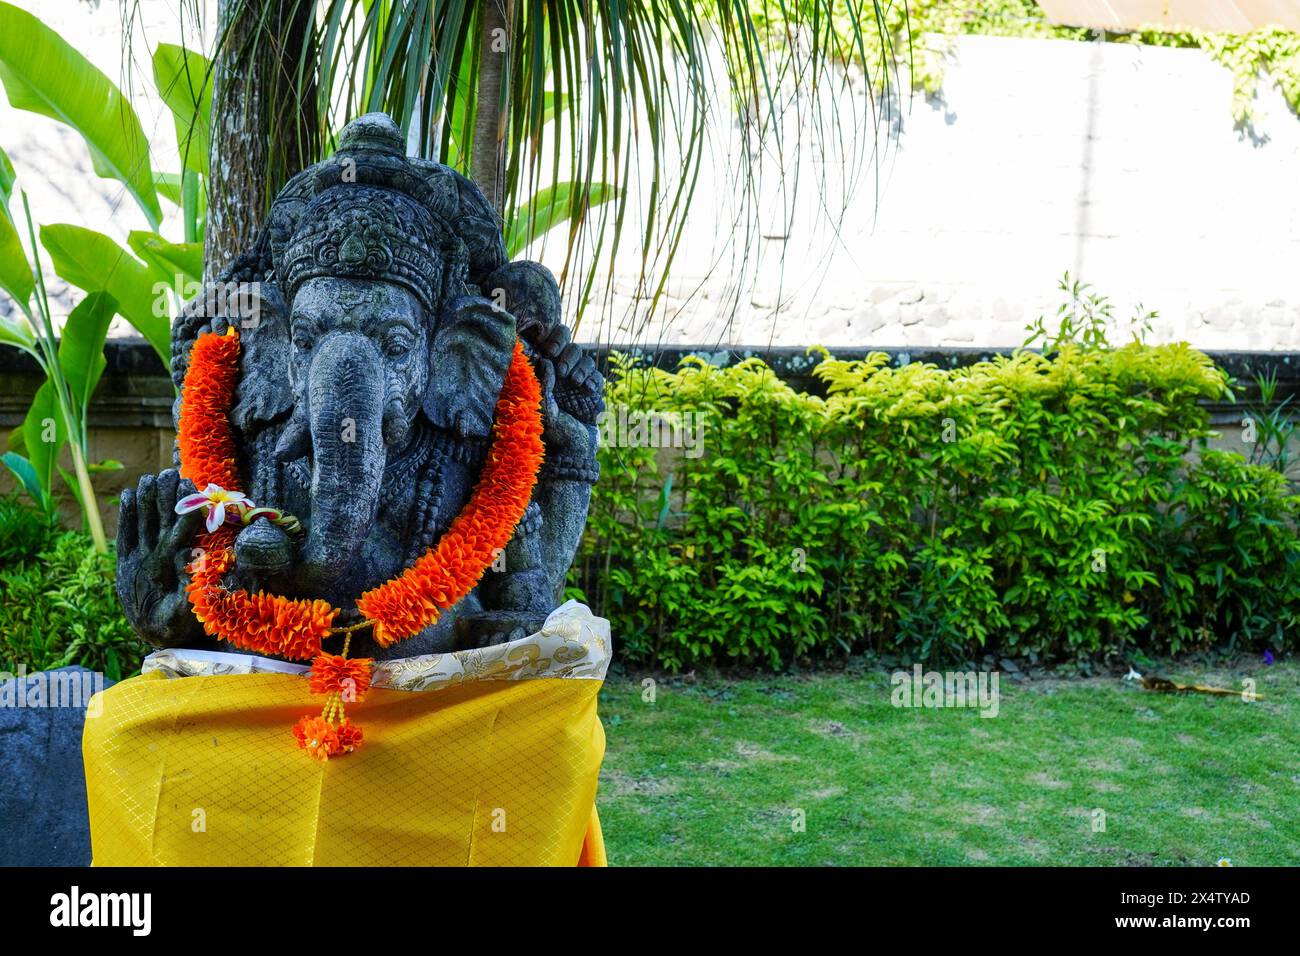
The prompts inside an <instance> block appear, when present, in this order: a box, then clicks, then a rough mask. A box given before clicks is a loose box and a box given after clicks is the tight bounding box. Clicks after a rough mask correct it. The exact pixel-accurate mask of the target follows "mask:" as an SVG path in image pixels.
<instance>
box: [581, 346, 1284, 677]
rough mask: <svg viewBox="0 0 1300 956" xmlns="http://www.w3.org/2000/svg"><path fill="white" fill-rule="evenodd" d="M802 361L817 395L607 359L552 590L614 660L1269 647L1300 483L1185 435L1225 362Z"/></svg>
mask: <svg viewBox="0 0 1300 956" xmlns="http://www.w3.org/2000/svg"><path fill="white" fill-rule="evenodd" d="M815 374H816V376H817V377H818V378H820V379H821V380H822V381H824V382H825V383H826V384H827V386H828V388H829V394H828V396H827V397H826V398H825V399H823V398H819V397H815V396H810V395H806V394H801V393H798V392H796V391H794V390H792V389H791V388H790V387H789V386H787V385H786V384H784V383H783V382H782V381H781V380H780V379H779V378H777V376H776V375H775V374H774V373H773V372H772V371H771V370H770V369H769V368H767V367H766V366H765V365H764V364H763V363H762V362H761V361H758V360H756V359H750V360H748V361H745V362H742V363H741V364H739V365H735V366H732V367H730V368H725V369H723V368H716V367H713V366H710V365H708V364H706V363H705V362H704V361H700V360H688V361H686V362H685V363H683V365H682V367H681V368H680V369H679V370H678V371H676V372H673V373H669V372H665V371H662V370H655V369H645V368H641V367H637V366H635V365H634V364H633V363H632V362H631V361H629V360H626V359H620V360H618V362H617V365H616V369H615V372H614V374H613V375H612V376H611V382H610V384H609V386H608V394H607V403H608V405H609V412H607V418H608V421H607V422H606V423H605V426H604V431H605V435H603V436H602V437H603V438H606V439H611V440H612V441H611V442H610V443H609V444H606V445H604V446H603V447H602V449H601V452H600V458H601V468H602V473H601V479H600V481H599V482H598V483H597V485H596V488H595V492H594V497H593V501H592V507H591V514H590V517H589V520H588V528H587V534H586V537H585V539H584V541H583V544H582V548H581V551H580V553H579V558H578V561H577V564H576V566H575V568H574V571H573V573H572V576H571V583H572V585H573V587H572V589H571V590H572V592H573V593H575V594H577V595H580V596H582V597H584V598H585V599H586V600H588V601H589V602H591V603H592V605H593V606H594V607H596V608H598V609H599V611H600V612H601V613H603V614H604V615H606V616H607V617H609V618H610V619H611V621H612V622H613V628H614V633H615V635H616V638H617V643H618V644H619V645H620V646H621V648H622V650H623V653H624V655H625V656H626V657H627V658H628V659H630V660H632V661H637V662H647V663H655V664H658V665H661V666H664V667H667V668H670V669H678V668H682V667H688V666H692V665H695V664H698V663H704V662H709V661H725V660H734V661H738V662H746V663H762V664H767V665H770V666H772V667H779V666H782V665H783V664H787V663H789V662H791V661H792V660H796V659H803V658H816V657H820V656H830V655H840V654H845V653H849V652H857V651H862V650H868V649H871V650H875V651H878V652H893V653H899V652H901V653H906V654H908V655H910V656H912V657H914V658H916V659H930V658H932V657H940V658H945V659H953V660H968V659H971V658H972V657H974V656H976V653H975V652H976V651H977V650H978V651H980V653H981V654H982V653H983V649H998V650H1001V651H1003V652H1005V653H1012V654H1027V653H1029V652H1031V651H1032V652H1036V653H1037V654H1038V655H1040V656H1041V657H1045V658H1055V659H1062V658H1073V657H1080V656H1091V655H1096V654H1107V653H1116V652H1123V651H1124V650H1125V649H1126V648H1132V647H1134V646H1139V647H1141V648H1143V649H1144V650H1146V651H1147V652H1149V653H1164V652H1179V651H1184V650H1189V649H1195V648H1200V647H1204V646H1208V645H1220V646H1235V647H1239V648H1246V647H1252V648H1259V647H1264V646H1268V647H1272V648H1274V649H1278V650H1281V649H1283V648H1284V647H1286V646H1288V645H1289V644H1290V645H1292V646H1293V645H1294V640H1295V638H1294V634H1295V626H1296V623H1297V613H1298V612H1300V539H1298V538H1297V535H1296V519H1297V516H1298V515H1300V498H1297V497H1295V496H1293V495H1292V494H1291V491H1290V489H1289V488H1288V485H1287V482H1286V480H1285V479H1284V477H1283V476H1282V475H1281V474H1279V473H1277V472H1276V471H1274V470H1272V469H1270V468H1268V467H1265V466H1262V465H1253V464H1250V463H1248V462H1247V461H1246V460H1245V459H1243V458H1242V457H1241V456H1240V455H1238V454H1234V453H1227V452H1223V451H1217V450H1213V449H1209V448H1207V447H1206V442H1207V439H1208V438H1209V437H1210V431H1209V425H1208V418H1207V413H1206V411H1205V410H1204V408H1203V407H1202V406H1201V405H1200V404H1198V402H1199V401H1200V400H1203V399H1215V398H1221V397H1224V396H1225V395H1227V394H1228V393H1229V384H1228V381H1227V378H1226V376H1225V374H1224V373H1223V372H1222V371H1221V370H1219V369H1218V368H1216V367H1215V365H1214V364H1213V363H1212V361H1211V360H1210V359H1209V358H1208V357H1206V356H1205V355H1203V354H1202V353H1200V352H1198V351H1196V350H1195V349H1193V348H1191V347H1190V346H1187V345H1185V344H1176V345H1160V346H1150V345H1145V344H1141V343H1139V342H1134V343H1132V344H1130V345H1127V346H1124V347H1120V348H1110V347H1106V346H1104V345H1102V346H1100V347H1098V346H1097V345H1096V343H1095V342H1094V343H1090V344H1077V343H1072V342H1066V343H1064V344H1061V343H1059V342H1058V343H1056V344H1055V345H1054V346H1053V350H1052V351H1051V352H1050V353H1049V354H1048V355H1046V356H1045V355H1040V354H1037V353H1034V352H1026V351H1021V352H1018V353H1016V354H1015V355H1014V356H1011V357H1002V358H998V359H996V360H994V361H990V362H983V363H980V364H977V365H973V366H970V367H967V368H961V369H956V370H952V371H945V370H941V369H939V368H936V367H934V366H930V365H923V364H911V365H906V366H904V367H901V368H893V367H890V366H889V365H888V358H887V357H886V356H885V355H884V354H875V355H872V356H871V357H870V358H868V359H866V360H864V361H857V362H845V361H836V360H834V359H832V358H830V357H829V356H827V355H824V354H823V357H822V360H821V361H820V362H819V364H817V366H816V369H815ZM620 409H623V411H622V412H620ZM646 410H655V411H656V412H659V413H664V415H665V416H666V418H667V420H668V421H669V422H672V421H674V416H677V415H681V414H683V413H685V414H686V416H687V417H686V420H685V421H684V422H683V423H682V424H683V425H689V424H699V423H702V425H703V433H702V435H700V436H698V437H701V438H702V446H701V448H702V451H703V454H702V455H700V456H699V457H688V456H687V455H685V454H684V453H683V450H677V451H673V450H667V449H656V448H653V447H645V445H646V443H647V441H653V440H654V439H652V438H650V437H649V436H648V435H645V434H637V433H636V431H635V429H636V426H637V425H643V424H644V422H641V421H640V420H639V419H638V418H637V413H639V412H643V411H646ZM690 415H698V416H699V419H700V422H699V423H696V422H691V421H690V419H689V416H690ZM616 423H619V424H616ZM620 424H625V425H627V426H628V427H627V428H621V427H619V425H620ZM658 431H659V432H660V435H659V438H660V442H659V443H660V444H665V443H671V439H672V438H673V437H674V435H673V433H672V432H671V430H669V429H668V428H666V427H665V426H664V423H663V422H662V421H661V422H660V425H659V429H658ZM687 434H688V435H691V436H694V435H695V433H690V432H688V433H687ZM663 439H668V440H669V441H668V442H665V441H663Z"/></svg>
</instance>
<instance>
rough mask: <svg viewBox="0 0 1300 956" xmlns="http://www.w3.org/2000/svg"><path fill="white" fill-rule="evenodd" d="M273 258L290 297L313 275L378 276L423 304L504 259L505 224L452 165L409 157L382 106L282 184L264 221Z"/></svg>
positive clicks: (456, 290) (461, 287)
mask: <svg viewBox="0 0 1300 956" xmlns="http://www.w3.org/2000/svg"><path fill="white" fill-rule="evenodd" d="M268 226H269V244H270V253H271V262H272V266H273V269H274V272H275V276H276V279H277V280H278V283H279V285H280V287H281V289H282V291H283V293H284V296H285V300H286V301H289V302H291V301H292V300H293V296H294V293H296V292H297V291H298V288H299V287H300V286H301V285H302V283H304V282H306V281H307V280H308V279H311V278H316V277H320V276H339V277H345V278H365V279H382V280H384V281H387V282H393V283H397V284H399V285H402V286H403V287H405V288H407V289H409V290H410V291H411V292H412V293H414V295H415V296H416V297H417V298H418V299H419V300H420V302H421V303H422V304H423V305H424V307H425V308H426V310H432V309H435V308H436V307H437V306H438V305H439V304H440V303H442V302H443V301H444V300H445V299H446V298H449V297H451V296H455V295H460V294H462V293H463V292H464V291H465V285H466V283H467V282H471V283H476V282H477V281H478V280H479V279H480V278H481V277H485V276H486V275H488V274H490V273H491V272H492V271H494V270H495V269H496V268H498V267H500V265H501V264H503V263H504V262H505V248H504V243H503V242H502V239H501V232H500V225H499V223H498V222H497V221H496V218H495V215H494V213H493V212H492V210H491V207H490V206H488V204H487V202H486V201H485V200H484V199H483V196H482V193H480V192H479V190H478V189H477V188H476V187H475V186H474V185H473V184H472V183H470V182H469V180H467V179H465V178H464V177H463V176H461V175H459V174H458V173H456V172H455V171H453V170H451V169H449V168H447V167H446V166H442V165H440V164H438V163H434V162H429V161H427V160H420V159H410V158H408V157H407V156H406V155H405V143H404V140H403V137H402V133H401V130H399V129H398V127H397V125H396V124H395V123H394V122H393V121H392V119H391V118H389V117H388V116H386V115H385V114H383V113H367V114H366V115H364V116H361V117H358V118H357V119H355V120H353V121H352V122H351V123H349V124H348V125H347V126H346V127H344V129H343V132H342V133H341V134H340V136H339V148H338V151H337V152H336V153H335V154H334V156H332V157H331V158H330V159H327V160H325V161H324V162H321V163H317V164H316V165H315V166H312V167H311V168H309V169H306V170H304V171H303V172H301V173H299V174H298V175H297V176H295V177H294V178H293V179H291V180H290V181H289V183H288V184H287V185H286V186H285V187H284V189H282V190H281V192H280V194H279V196H277V197H276V200H275V202H274V203H272V205H271V213H270V216H269V219H268Z"/></svg>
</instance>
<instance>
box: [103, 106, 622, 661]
mask: <svg viewBox="0 0 1300 956" xmlns="http://www.w3.org/2000/svg"><path fill="white" fill-rule="evenodd" d="M232 288H237V289H238V290H239V294H237V295H230V294H228V292H229V290H230V289H232ZM231 325H236V326H237V328H238V332H239V338H240V342H241V353H240V377H239V381H238V386H237V389H236V391H235V395H234V406H233V408H232V410H231V413H230V421H231V427H232V429H233V431H234V434H235V438H236V445H237V448H238V459H239V466H240V473H241V474H242V475H243V476H244V489H243V490H244V491H246V492H247V494H248V497H249V498H250V499H251V500H252V501H254V502H256V504H257V505H259V506H262V505H265V506H269V507H274V508H276V509H279V510H280V511H282V512H285V513H288V514H291V515H293V516H294V517H296V518H297V519H299V522H300V523H301V532H300V533H297V534H294V533H292V529H291V530H289V531H286V530H285V529H284V528H283V527H281V526H279V525H277V524H273V523H272V522H270V521H265V520H254V521H251V522H250V523H248V524H247V525H246V526H244V527H243V528H242V530H240V531H239V534H238V537H237V538H236V540H235V545H234V553H235V565H234V570H233V571H232V572H231V575H230V576H231V578H232V579H233V584H234V585H237V586H239V587H242V588H244V589H247V590H248V591H249V592H250V593H252V592H255V591H258V590H265V591H267V592H270V593H276V594H281V595H286V596H289V597H310V598H322V599H324V600H326V601H328V602H330V604H331V605H332V606H334V607H337V608H340V609H342V611H343V613H342V615H341V616H340V617H339V619H338V620H339V623H340V624H341V625H347V624H348V623H350V622H354V621H357V620H359V614H358V612H357V611H356V609H355V606H354V605H355V601H356V599H357V597H358V596H359V595H360V594H362V593H363V592H365V591H367V590H368V589H370V588H373V587H376V586H378V585H380V584H382V583H383V582H384V581H386V580H389V579H391V578H393V577H395V576H397V575H399V574H400V573H401V572H402V570H403V569H404V568H405V567H407V566H408V565H409V564H410V563H411V562H412V561H413V560H415V558H417V557H418V556H419V555H421V554H423V553H424V552H425V551H426V550H427V549H428V548H429V547H430V545H431V544H432V543H433V542H435V541H437V540H438V539H439V537H440V536H441V535H442V534H443V532H445V531H446V529H447V528H448V526H449V525H450V523H451V522H452V520H453V519H454V518H455V516H456V515H457V514H458V512H459V511H460V509H461V508H462V507H463V506H464V505H465V503H466V501H467V500H468V499H469V496H470V493H471V491H472V489H473V487H474V484H475V481H476V478H477V476H478V474H479V472H480V470H481V469H482V467H483V464H484V459H485V456H486V454H487V450H488V448H489V445H490V440H491V437H492V426H493V415H494V408H495V403H496V400H497V396H498V394H499V393H500V391H501V388H502V382H503V379H504V376H505V374H506V370H507V368H508V366H509V365H510V361H511V357H512V354H513V350H514V347H515V342H516V339H517V338H518V340H519V341H520V342H521V343H522V345H523V348H524V353H525V355H526V356H527V357H528V358H529V359H530V361H531V362H532V365H533V367H534V369H535V371H536V373H537V377H538V380H539V382H540V384H541V387H542V427H543V431H542V441H543V444H544V446H545V454H544V459H543V464H542V467H541V472H540V474H539V477H538V481H537V484H536V486H535V489H534V492H533V495H532V499H531V502H530V503H529V505H528V508H527V510H526V512H525V513H524V517H523V520H522V521H521V522H520V524H519V525H518V526H517V527H516V529H515V532H514V534H513V537H512V538H511V539H510V542H509V544H508V545H507V547H506V548H505V549H504V552H503V553H502V554H500V555H499V556H498V560H497V561H495V562H494V564H493V567H492V569H490V570H489V571H488V572H487V573H486V574H485V576H484V577H483V579H482V580H481V581H480V583H479V584H478V586H477V587H476V588H475V589H474V590H473V591H472V592H471V593H470V594H469V595H468V596H467V597H466V598H464V599H463V600H462V601H461V602H460V603H459V604H457V605H456V606H455V607H454V608H452V609H451V610H450V611H449V612H447V613H445V614H444V615H443V616H442V617H441V619H439V620H438V621H437V622H436V623H435V624H433V625H431V626H429V627H427V628H426V629H425V630H424V631H423V632H421V633H420V634H419V635H418V636H416V637H414V638H412V639H410V640H407V641H405V642H403V643H402V644H400V645H395V646H393V647H390V648H388V649H384V648H381V647H379V646H377V645H376V644H375V643H374V642H373V641H372V640H371V639H370V638H369V637H368V636H367V634H366V633H365V632H358V633H357V635H356V636H355V638H354V647H355V653H356V654H358V655H364V656H372V657H376V658H380V659H383V658H385V657H397V656H408V655H414V654H422V653H431V652H437V651H445V650H451V649H457V648H461V647H467V646H482V645H484V644H488V643H498V642H501V641H505V640H510V639H514V638H518V637H522V636H523V635H524V634H527V633H530V632H532V631H534V630H536V629H538V628H539V627H540V626H541V623H542V622H543V620H544V619H545V618H546V616H547V614H548V613H549V612H550V611H551V610H553V609H554V608H555V606H556V605H557V603H558V599H559V594H560V592H561V589H562V585H563V580H564V576H565V574H566V572H567V570H568V567H569V564H570V563H571V561H572V559H573V555H574V552H575V551H576V549H577V546H578V542H579V539H580V537H581V535H582V530H583V526H584V524H585V521H586V512H587V506H588V503H589V500H590V494H591V485H592V483H593V482H594V481H595V479H596V477H597V473H598V471H597V465H596V457H595V452H596V428H595V423H596V420H597V416H598V414H599V413H600V412H601V410H602V408H603V405H602V400H601V393H602V386H603V382H602V379H601V376H600V374H599V373H598V372H597V370H596V368H595V367H594V365H593V363H592V361H591V359H590V357H589V356H587V355H586V354H585V353H584V352H583V350H582V349H581V348H579V347H578V346H577V345H575V344H573V343H572V342H570V341H569V333H568V331H567V329H566V328H565V327H564V326H563V325H562V323H561V318H560V295H559V289H558V287H557V286H556V283H555V280H554V278H553V277H552V275H551V274H550V273H549V272H548V271H547V270H546V269H545V268H543V267H542V266H540V265H538V264H536V263H532V262H524V261H520V262H507V261H506V253H505V246H504V243H503V241H502V235H501V230H500V227H499V225H498V220H497V218H496V216H495V214H494V212H493V210H492V209H491V208H490V207H489V206H488V204H487V202H486V200H485V199H484V197H483V195H482V194H481V193H480V191H479V190H478V189H477V188H476V187H475V186H474V185H473V183H471V182H470V181H469V180H467V179H466V178H464V177H463V176H461V175H459V174H458V173H456V172H455V171H453V170H451V169H449V168H447V167H445V166H442V165H440V164H437V163H433V162H428V161H424V160H419V159H412V158H408V157H407V156H406V155H405V150H404V147H403V138H402V135H401V133H400V131H399V130H398V128H397V127H396V125H395V124H394V123H393V122H392V120H391V119H389V117H387V116H385V115H383V114H377V113H372V114H368V115H366V116H362V117H360V118H359V119H357V120H354V121H353V122H352V123H350V124H349V125H348V126H347V127H346V128H345V129H344V131H343V133H342V135H341V138H340V146H339V149H338V152H337V153H336V154H335V155H334V156H333V157H332V158H331V159H329V160H326V161H325V162H322V163H319V164H317V165H315V166H313V167H311V168H310V169H307V170H305V171H304V172H302V173H300V174H299V175H297V176H296V177H294V178H293V179H292V180H291V181H290V182H289V183H288V184H287V185H286V186H285V187H284V189H283V190H282V191H281V192H280V195H279V196H278V197H277V198H276V200H275V202H274V203H273V204H272V207H271V210H270V214H269V217H268V222H267V225H266V227H265V228H264V230H263V232H262V234H261V236H260V237H259V239H258V242H257V244H256V246H255V248H254V249H252V250H250V251H249V252H247V253H245V254H244V255H242V256H240V257H239V258H237V259H236V260H235V261H234V262H233V263H232V264H231V265H230V266H229V267H228V268H227V269H226V270H225V271H224V272H223V273H221V275H219V276H218V277H217V279H216V280H215V282H214V283H213V284H212V285H210V286H209V287H208V288H207V289H205V291H204V294H201V295H200V296H199V297H198V298H197V299H195V300H194V301H192V302H190V303H188V304H187V306H186V307H185V308H184V309H183V310H182V312H181V314H180V315H179V317H178V318H177V319H176V321H175V323H174V324H173V328H172V376H173V379H174V381H175V383H176V385H177V387H178V389H181V388H183V385H184V381H185V375H186V371H187V367H188V360H189V355H190V350H191V347H192V346H193V344H194V342H195V340H196V339H197V338H198V336H199V335H200V334H202V333H204V332H209V331H213V332H218V333H220V332H223V331H225V329H226V328H227V327H228V326H231ZM180 407H181V400H180V399H179V398H178V399H177V404H176V414H177V415H178V416H179V412H180ZM176 461H177V463H178V464H179V461H180V459H179V453H178V455H177V458H176ZM194 490H195V489H194V488H193V486H192V485H191V484H190V483H189V482H187V481H184V480H182V479H181V478H180V475H179V472H178V471H177V470H176V469H168V470H166V471H164V472H162V474H160V475H157V476H152V475H149V476H145V477H144V478H142V479H141V480H140V482H139V486H138V487H137V488H136V489H133V490H127V491H126V492H124V493H123V495H122V504H121V516H120V519H119V521H120V523H119V531H118V574H117V590H118V595H119V598H120V599H121V602H122V605H123V608H124V609H125V611H126V614H127V617H128V619H129V620H130V621H131V623H132V625H133V627H134V628H135V629H136V631H137V632H138V633H139V634H140V635H141V636H142V637H143V638H144V639H145V640H147V641H149V642H150V643H151V644H153V645H155V646H158V647H195V648H203V647H208V648H212V649H230V648H224V647H221V646H219V645H217V644H216V643H215V642H214V640H213V639H211V638H209V637H208V636H207V635H206V634H205V633H204V631H203V628H202V626H201V625H200V624H199V622H198V621H197V620H196V618H195V617H194V614H193V613H192V609H191V607H190V605H189V601H188V599H187V595H186V593H185V588H186V585H187V583H188V580H187V571H186V567H187V564H188V563H189V562H190V560H191V559H192V554H191V549H192V547H193V543H194V537H195V534H196V532H197V531H198V530H200V529H201V527H202V520H201V519H202V515H201V514H200V513H199V512H197V511H196V512H191V513H188V514H181V515H178V514H177V513H176V511H177V509H176V504H177V502H178V501H180V500H181V499H183V498H185V497H186V496H188V495H190V494H192V493H193V492H194Z"/></svg>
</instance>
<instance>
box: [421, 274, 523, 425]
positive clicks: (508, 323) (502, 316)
mask: <svg viewBox="0 0 1300 956" xmlns="http://www.w3.org/2000/svg"><path fill="white" fill-rule="evenodd" d="M514 347H515V318H514V316H513V315H511V314H510V313H509V312H506V311H505V310H503V309H500V308H497V307H496V306H494V305H493V304H492V302H490V301H489V300H487V299H484V298H482V297H480V296H461V297H459V298H457V299H453V300H452V301H451V302H450V303H449V304H448V306H447V309H446V311H445V312H444V313H443V315H442V318H441V320H440V321H439V322H438V331H437V332H436V333H435V334H434V337H433V344H432V346H431V349H430V359H429V386H428V388H427V389H426V391H425V393H424V406H423V407H424V414H425V415H426V416H427V417H428V419H429V421H430V422H432V423H433V424H434V425H435V426H436V427H438V428H443V429H446V430H448V431H451V432H453V433H455V434H456V435H459V436H460V437H462V438H486V437H488V435H490V434H491V433H492V421H493V418H494V416H495V414H496V404H497V397H498V396H499V395H500V394H501V384H502V382H504V381H505V377H506V369H508V368H509V367H510V359H511V357H512V356H513V354H514Z"/></svg>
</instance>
